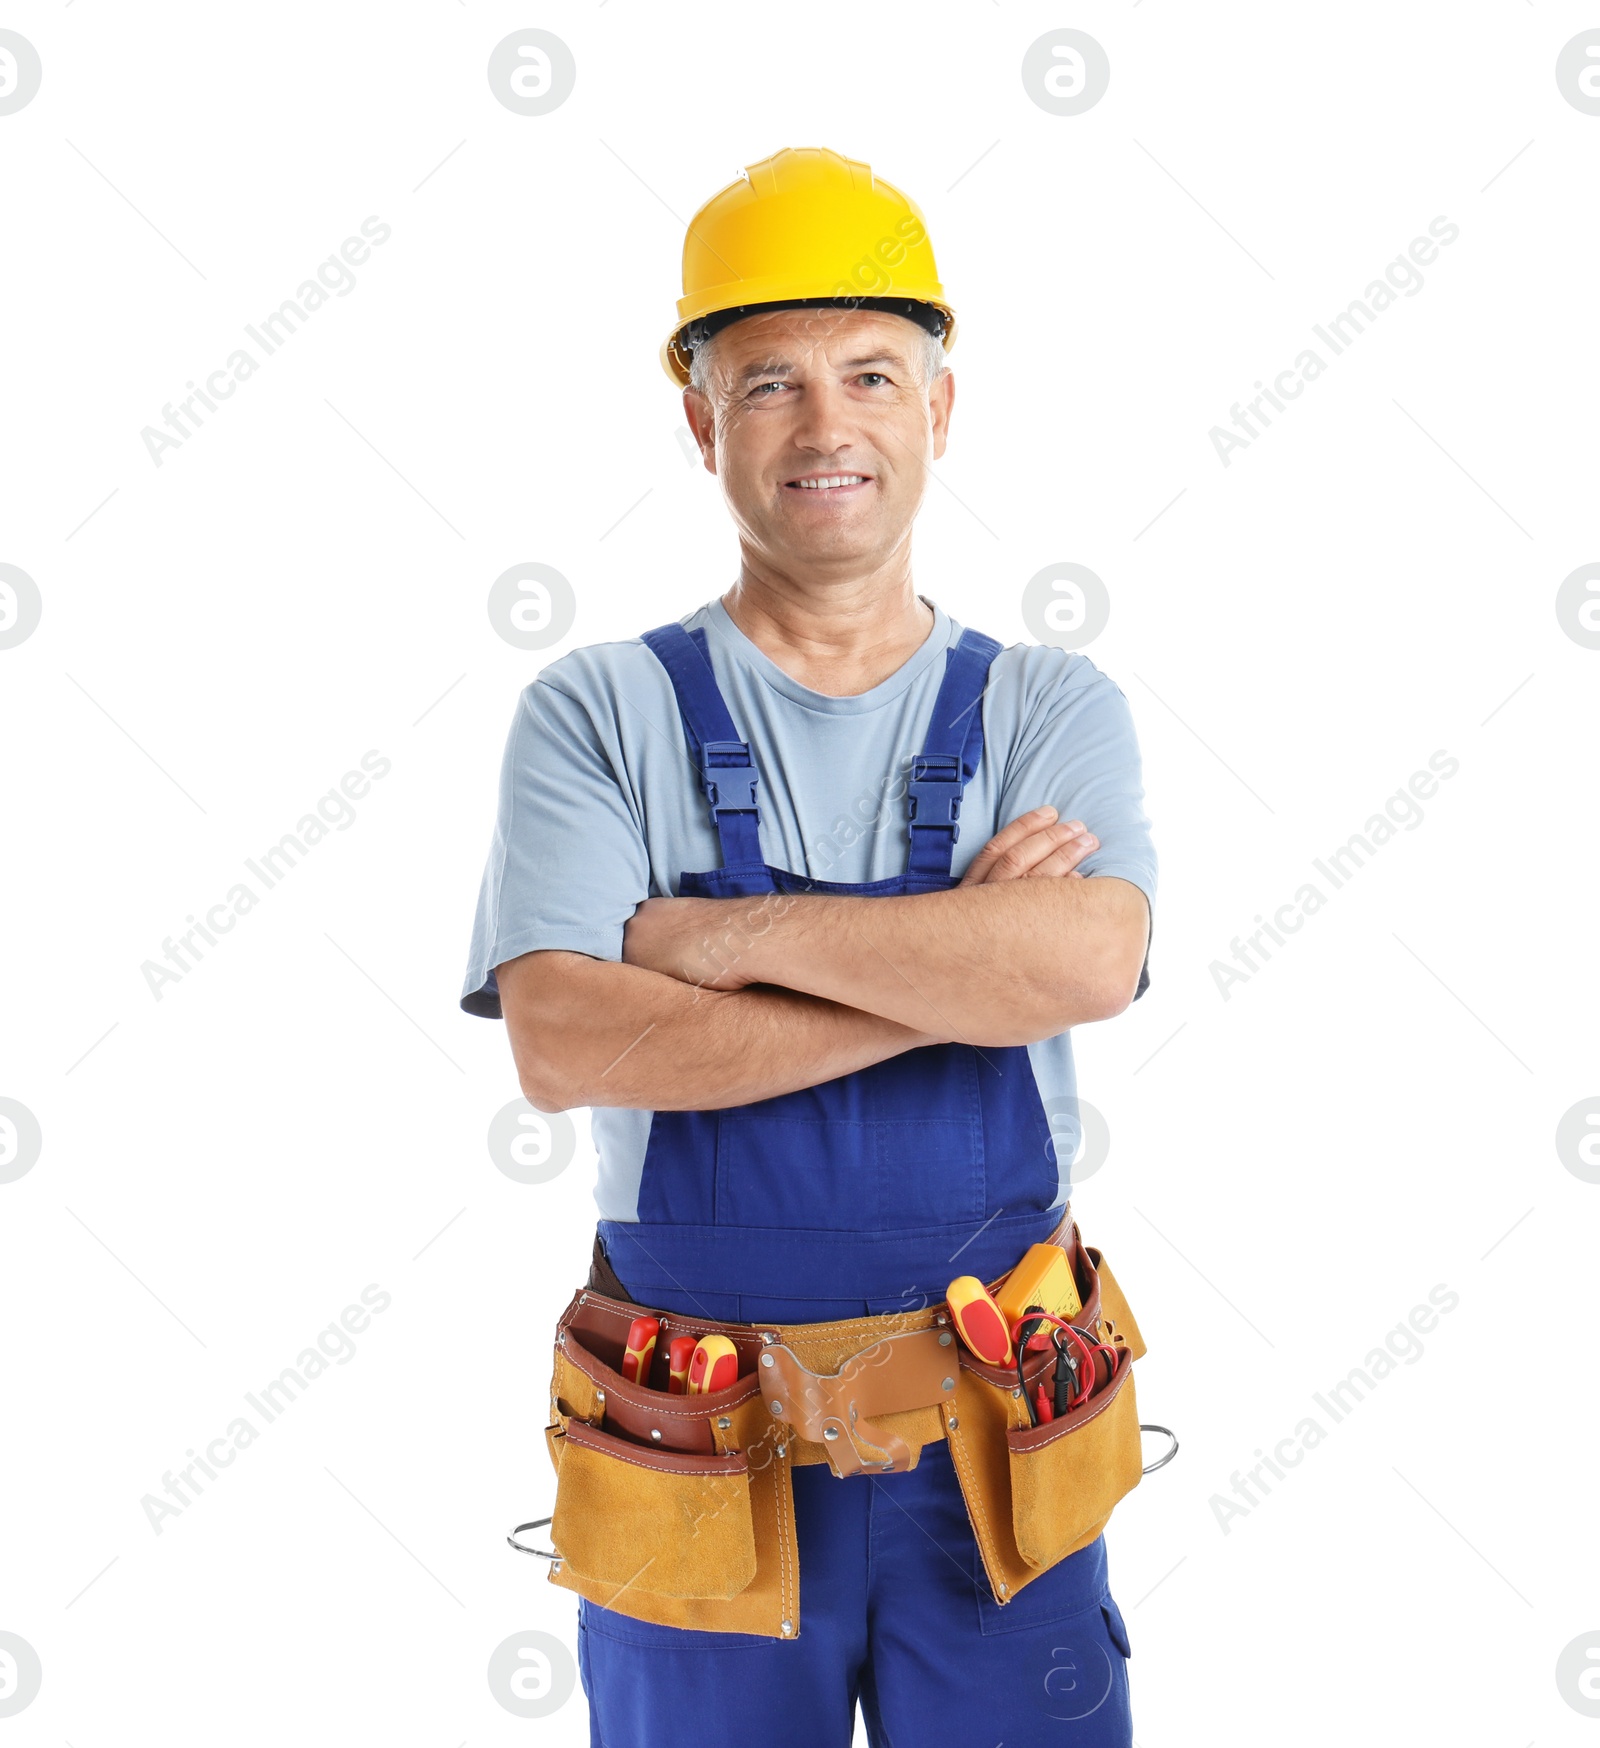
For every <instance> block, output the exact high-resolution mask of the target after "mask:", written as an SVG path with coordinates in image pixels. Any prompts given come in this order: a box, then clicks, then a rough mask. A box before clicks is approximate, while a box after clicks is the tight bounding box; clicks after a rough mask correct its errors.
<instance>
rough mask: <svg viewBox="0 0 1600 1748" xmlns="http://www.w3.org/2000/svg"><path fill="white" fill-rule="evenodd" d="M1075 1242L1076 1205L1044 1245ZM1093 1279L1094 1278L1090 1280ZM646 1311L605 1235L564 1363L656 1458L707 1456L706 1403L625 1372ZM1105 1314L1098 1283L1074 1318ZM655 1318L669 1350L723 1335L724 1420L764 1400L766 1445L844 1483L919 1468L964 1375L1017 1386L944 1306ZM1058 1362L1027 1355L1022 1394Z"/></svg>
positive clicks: (618, 1425)
mask: <svg viewBox="0 0 1600 1748" xmlns="http://www.w3.org/2000/svg"><path fill="white" fill-rule="evenodd" d="M1074 1233H1075V1228H1074V1225H1073V1220H1072V1210H1071V1207H1070V1206H1068V1207H1066V1208H1064V1209H1063V1211H1062V1216H1061V1219H1060V1221H1059V1223H1058V1224H1057V1226H1056V1228H1055V1230H1054V1231H1053V1232H1051V1234H1050V1235H1049V1237H1048V1239H1047V1240H1046V1241H1045V1242H1047V1243H1052V1244H1059V1245H1060V1246H1061V1247H1062V1248H1063V1249H1064V1250H1066V1251H1067V1253H1068V1257H1069V1260H1071V1261H1074V1262H1075V1261H1076V1244H1077V1240H1076V1238H1075V1235H1074ZM1082 1272H1083V1271H1080V1270H1078V1269H1076V1268H1075V1269H1074V1273H1082ZM1089 1273H1090V1278H1091V1279H1094V1276H1093V1271H1092V1270H1091V1271H1089ZM987 1284H989V1285H991V1286H998V1285H999V1282H998V1280H996V1281H994V1282H991V1283H987ZM647 1310H648V1311H653V1310H654V1308H653V1307H650V1306H647V1305H644V1304H642V1303H641V1302H640V1301H638V1300H635V1299H632V1298H630V1297H629V1295H628V1293H627V1290H626V1288H625V1287H624V1286H623V1283H622V1282H621V1280H619V1279H618V1277H617V1275H616V1273H615V1271H614V1270H613V1269H612V1268H611V1265H610V1263H609V1261H608V1260H607V1258H606V1254H605V1251H604V1248H603V1247H602V1245H601V1243H600V1239H599V1235H598V1234H597V1235H596V1237H595V1247H594V1255H593V1259H592V1261H591V1264H590V1272H589V1285H588V1287H587V1288H586V1289H585V1290H584V1291H582V1292H580V1293H578V1294H576V1295H575V1296H574V1300H573V1303H572V1304H571V1305H570V1306H569V1307H568V1310H567V1313H566V1314H565V1316H564V1317H563V1318H562V1320H561V1325H560V1333H559V1334H558V1341H559V1342H560V1344H561V1345H562V1346H564V1347H565V1348H566V1349H567V1359H568V1362H569V1363H570V1364H571V1365H573V1366H575V1367H576V1368H577V1369H578V1370H579V1371H581V1372H584V1373H586V1374H588V1378H589V1382H590V1384H591V1385H593V1386H594V1387H596V1388H597V1389H598V1391H599V1394H600V1403H599V1408H600V1412H601V1414H602V1416H603V1419H604V1423H605V1424H607V1425H609V1426H612V1427H614V1428H615V1429H616V1430H617V1431H618V1432H619V1433H621V1434H622V1435H623V1436H625V1437H630V1438H633V1439H637V1440H639V1441H641V1442H648V1443H649V1444H651V1445H653V1447H654V1448H655V1449H656V1450H658V1451H680V1452H686V1453H690V1454H695V1455H703V1454H706V1453H709V1452H711V1451H713V1450H714V1449H716V1448H717V1441H716V1440H715V1439H714V1437H713V1432H714V1424H715V1423H714V1417H713V1416H711V1415H709V1414H708V1413H707V1411H706V1407H705V1406H703V1405H702V1403H703V1401H704V1399H702V1398H692V1397H675V1396H668V1395H665V1394H664V1393H663V1392H662V1391H660V1390H657V1389H647V1388H644V1387H643V1386H639V1385H628V1384H626V1383H625V1382H624V1381H623V1380H622V1379H621V1378H620V1376H618V1375H617V1368H618V1367H619V1366H620V1356H621V1353H622V1350H623V1348H624V1347H625V1346H626V1335H627V1327H628V1324H629V1323H630V1322H631V1321H632V1318H633V1316H634V1315H636V1314H637V1313H638V1312H641V1311H647ZM1101 1310H1102V1308H1101V1304H1100V1293H1099V1286H1098V1281H1096V1284H1095V1286H1094V1287H1093V1289H1092V1290H1091V1292H1090V1294H1089V1296H1088V1298H1087V1300H1086V1302H1085V1303H1084V1306H1083V1309H1082V1310H1081V1311H1080V1312H1078V1313H1077V1314H1076V1316H1075V1317H1074V1321H1075V1322H1077V1323H1079V1324H1081V1325H1082V1327H1083V1328H1085V1329H1093V1328H1094V1327H1095V1325H1096V1324H1097V1323H1099V1321H1100V1319H1101ZM654 1314H655V1315H658V1316H660V1317H661V1320H662V1333H661V1336H660V1338H659V1340H660V1342H661V1343H662V1344H663V1345H664V1344H665V1341H666V1340H667V1338H668V1335H669V1333H677V1334H682V1333H685V1332H688V1333H692V1334H694V1335H695V1336H696V1337H697V1338H698V1337H699V1336H701V1335H704V1334H709V1333H713V1332H714V1333H717V1334H720V1335H725V1336H727V1337H728V1338H729V1340H730V1341H732V1343H733V1345H734V1348H735V1350H736V1351H737V1353H738V1355H739V1383H738V1385H736V1386H734V1387H733V1389H732V1390H731V1391H730V1392H729V1393H727V1394H726V1395H725V1396H723V1397H722V1398H720V1399H719V1400H718V1402H717V1404H716V1406H717V1408H718V1409H720V1410H722V1411H723V1413H724V1415H725V1416H726V1415H728V1414H732V1413H734V1411H736V1410H740V1409H743V1408H745V1407H746V1406H747V1404H749V1403H750V1402H751V1401H752V1400H753V1399H755V1398H756V1397H757V1396H759V1397H760V1398H761V1399H762V1405H763V1409H764V1412H763V1413H762V1414H761V1419H760V1424H762V1425H763V1426H765V1427H766V1428H768V1429H769V1438H770V1434H771V1433H773V1432H777V1433H779V1434H780V1436H782V1434H783V1430H784V1429H787V1431H788V1432H789V1433H791V1434H792V1460H793V1461H794V1462H796V1463H801V1464H805V1463H816V1462H826V1463H828V1465H829V1466H830V1467H831V1468H832V1469H833V1471H834V1473H835V1474H836V1475H841V1476H844V1475H857V1474H861V1473H864V1472H866V1471H869V1470H903V1469H908V1468H911V1467H914V1466H915V1463H916V1459H917V1454H918V1452H919V1451H920V1449H921V1447H922V1446H923V1445H924V1444H926V1443H927V1442H929V1440H930V1439H939V1438H942V1437H943V1436H944V1431H945V1412H946V1410H947V1408H948V1407H949V1406H952V1405H953V1404H954V1402H955V1399H956V1395H957V1388H958V1383H959V1380H960V1377H961V1373H962V1370H963V1369H964V1368H966V1369H973V1370H976V1371H978V1372H979V1373H980V1374H981V1375H982V1376H983V1377H985V1378H986V1379H987V1380H988V1382H989V1383H990V1384H992V1385H995V1386H1004V1387H1006V1388H1007V1389H1008V1390H1009V1389H1015V1388H1016V1386H1017V1375H1016V1370H1015V1367H998V1366H986V1365H983V1364H982V1363H981V1362H979V1361H977V1360H975V1358H974V1357H973V1355H972V1354H970V1353H968V1352H967V1351H966V1350H965V1349H964V1348H962V1347H961V1346H960V1345H959V1343H958V1341H957V1338H956V1336H955V1333H954V1331H953V1329H952V1328H951V1326H950V1322H949V1317H948V1314H947V1313H946V1311H945V1309H944V1307H943V1306H942V1305H932V1306H929V1307H927V1308H926V1309H925V1310H923V1311H920V1312H891V1313H881V1314H878V1315H875V1316H865V1317H855V1318H838V1319H830V1320H826V1321H822V1322H818V1323H812V1324H801V1323H787V1322H785V1323H768V1324H761V1323H733V1322H725V1321H719V1320H716V1319H709V1318H703V1317H689V1316H680V1315H676V1314H672V1313H666V1312H659V1311H655V1313H654ZM569 1331H570V1336H571V1340H570V1342H569V1341H568V1339H567V1332H569ZM596 1360H598V1361H599V1362H600V1364H599V1365H596V1364H595V1361H596ZM1053 1363H1054V1356H1053V1354H1052V1353H1050V1352H1049V1351H1048V1350H1046V1351H1044V1352H1041V1353H1039V1354H1037V1355H1032V1356H1029V1358H1028V1359H1027V1360H1026V1361H1025V1366H1024V1377H1025V1379H1026V1385H1025V1387H1029V1388H1031V1386H1032V1385H1033V1383H1034V1382H1036V1381H1037V1378H1038V1377H1040V1376H1042V1375H1043V1373H1044V1372H1045V1371H1046V1370H1047V1369H1048V1368H1049V1367H1050V1366H1051V1365H1053ZM552 1406H554V1404H553V1405H552ZM769 1416H770V1418H769ZM880 1417H888V1421H887V1422H885V1421H883V1420H881V1419H880ZM740 1418H741V1419H742V1416H741V1417H740ZM724 1424H725V1425H728V1424H729V1423H728V1422H727V1421H726V1420H725V1422H724ZM747 1430H748V1429H747Z"/></svg>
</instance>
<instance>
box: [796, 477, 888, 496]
mask: <svg viewBox="0 0 1600 1748" xmlns="http://www.w3.org/2000/svg"><path fill="white" fill-rule="evenodd" d="M871 483H872V476H871V475H870V474H865V473H818V474H809V475H807V476H806V477H805V478H804V479H792V480H787V481H785V490H787V491H801V492H817V493H819V494H821V495H822V496H823V497H830V498H831V497H841V496H843V495H844V494H845V493H846V492H853V491H857V490H859V489H860V487H862V486H865V485H870V484H871Z"/></svg>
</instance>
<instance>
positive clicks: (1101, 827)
mask: <svg viewBox="0 0 1600 1748" xmlns="http://www.w3.org/2000/svg"><path fill="white" fill-rule="evenodd" d="M1043 653H1044V652H1042V651H1033V652H1030V654H1032V655H1035V656H1037V655H1042V654H1043ZM1051 653H1052V654H1054V652H1051ZM1055 659H1056V660H1060V659H1061V658H1060V657H1059V655H1057V656H1056V657H1055ZM1066 663H1067V665H1066V668H1065V671H1064V672H1063V673H1062V674H1061V676H1060V677H1059V679H1058V680H1057V681H1056V683H1055V684H1054V686H1052V687H1051V688H1050V690H1049V692H1048V694H1047V695H1046V696H1045V697H1044V698H1042V699H1041V700H1040V703H1039V706H1038V708H1037V709H1036V710H1035V711H1034V712H1033V720H1032V722H1031V723H1030V725H1029V728H1028V729H1027V731H1025V733H1024V735H1023V738H1022V741H1021V743H1020V744H1019V746H1018V747H1017V750H1016V753H1015V754H1014V756H1013V757H1012V759H1011V761H1010V764H1009V767H1008V769H1007V772H1006V777H1005V782H1004V785H1003V788H1002V791H1001V807H1000V823H1001V824H1002V825H1005V824H1009V822H1010V821H1012V820H1014V819H1016V818H1018V817H1019V816H1020V815H1021V814H1024V813H1028V812H1030V811H1031V810H1032V809H1033V808H1035V807H1044V806H1046V805H1047V804H1048V805H1049V806H1051V807H1054V808H1056V809H1057V810H1058V811H1059V813H1060V817H1061V818H1062V819H1064V820H1065V819H1081V820H1082V821H1083V823H1084V824H1085V825H1086V826H1087V827H1088V828H1089V830H1090V831H1092V832H1093V833H1094V835H1095V836H1096V837H1097V838H1099V840H1100V847H1099V848H1098V849H1097V850H1096V851H1095V852H1094V854H1093V855H1092V856H1086V857H1085V858H1084V860H1083V861H1081V862H1080V863H1079V864H1078V868H1079V870H1080V871H1081V872H1082V873H1083V874H1084V875H1085V876H1086V877H1092V876H1095V875H1100V874H1115V875H1117V876H1118V877H1119V878H1121V879H1123V880H1127V881H1131V882H1132V884H1133V885H1135V886H1137V887H1138V888H1139V890H1140V891H1141V892H1142V893H1143V894H1144V896H1145V900H1146V902H1147V904H1148V905H1149V907H1150V927H1151V931H1152V932H1153V931H1154V927H1155V903H1156V850H1155V844H1154V842H1153V841H1152V839H1151V836H1150V821H1149V820H1148V819H1147V818H1146V817H1145V811H1144V776H1143V770H1142V767H1141V764H1140V759H1139V741H1138V736H1137V735H1136V734H1135V732H1134V727H1133V712H1132V710H1131V709H1130V708H1129V706H1128V700H1127V698H1126V697H1125V696H1124V694H1123V692H1122V689H1121V688H1120V687H1119V686H1118V685H1117V684H1116V682H1115V681H1114V680H1112V679H1110V678H1109V677H1108V676H1107V675H1105V674H1103V673H1101V672H1100V670H1099V669H1098V668H1097V667H1096V666H1095V665H1094V663H1093V662H1091V661H1090V660H1089V659H1088V657H1087V656H1084V655H1081V654H1078V655H1074V656H1070V657H1068V658H1066ZM1149 986H1150V951H1149V940H1148V937H1147V939H1146V944H1145V959H1144V964H1143V965H1142V966H1141V968H1140V971H1139V987H1138V989H1137V990H1136V991H1135V992H1134V1000H1135V1001H1137V1000H1138V998H1139V997H1140V996H1141V995H1143V994H1144V992H1145V990H1146V989H1148V988H1149Z"/></svg>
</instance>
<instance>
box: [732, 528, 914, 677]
mask: <svg viewBox="0 0 1600 1748" xmlns="http://www.w3.org/2000/svg"><path fill="white" fill-rule="evenodd" d="M722 605H723V606H724V608H726V610H727V613H728V617H729V618H730V619H731V620H732V621H733V622H734V624H735V625H737V626H738V628H739V629H740V631H742V632H743V633H744V635H745V636H746V637H748V638H749V639H750V641H751V642H752V643H753V644H754V645H755V646H756V648H757V649H759V650H760V651H761V653H762V654H763V655H765V656H767V657H768V658H770V659H771V660H772V661H774V662H776V663H777V665H778V666H779V667H780V668H782V669H783V671H784V672H785V673H786V674H788V675H789V676H790V677H791V678H792V679H796V680H798V681H799V682H800V684H801V685H803V686H808V687H809V688H810V689H811V690H812V691H813V692H822V693H825V694H827V695H828V696H830V697H835V698H847V697H853V696H855V695H856V694H858V693H861V692H870V691H871V690H872V688H873V687H874V686H877V685H880V684H881V683H882V682H883V681H884V680H886V679H888V677H889V676H890V675H891V674H892V673H894V672H895V670H896V669H897V668H900V667H902V666H904V664H905V663H906V662H907V661H908V660H909V659H910V658H911V656H913V655H914V654H915V653H916V651H917V650H919V649H920V648H921V647H922V645H923V644H924V643H925V642H926V641H927V639H928V634H929V633H930V632H931V631H932V630H933V626H934V614H933V609H932V608H931V607H929V606H928V605H927V604H926V603H925V602H924V601H923V600H922V599H921V598H920V597H919V596H918V594H917V592H916V590H915V588H914V587H913V586H912V581H911V569H910V565H909V562H899V561H898V555H897V562H896V563H895V564H894V565H893V566H892V568H891V567H886V568H885V569H884V570H882V571H880V572H874V573H869V574H867V575H865V576H860V577H854V578H851V579H849V580H847V581H837V582H836V581H832V580H830V581H827V582H819V583H808V582H805V581H802V580H798V579H795V578H792V577H785V576H778V575H774V574H773V573H772V572H770V571H768V570H766V569H765V568H763V567H761V566H759V565H755V564H752V563H751V562H750V558H749V555H746V557H745V559H744V561H743V562H742V563H741V565H740V567H739V580H738V581H737V582H736V583H735V584H734V585H733V587H732V588H731V589H730V590H729V591H728V592H727V594H726V595H724V596H723V597H722Z"/></svg>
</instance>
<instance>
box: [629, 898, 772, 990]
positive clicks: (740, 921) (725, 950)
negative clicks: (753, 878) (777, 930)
mask: <svg viewBox="0 0 1600 1748" xmlns="http://www.w3.org/2000/svg"><path fill="white" fill-rule="evenodd" d="M772 902H773V899H771V898H767V897H762V898H756V899H742V898H647V899H646V900H645V901H644V903H643V904H641V905H640V906H639V908H638V909H637V910H636V911H635V912H634V913H633V915H632V916H631V917H630V918H629V919H628V921H627V922H626V923H625V924H623V928H622V962H623V963H624V964H625V965H637V966H639V967H640V968H641V969H642V970H645V971H659V972H660V973H662V975H663V976H666V977H675V978H677V980H678V981H679V982H680V983H690V984H694V985H695V986H696V987H697V988H700V989H715V990H731V989H743V988H744V987H745V986H746V984H748V983H750V982H752V981H753V979H752V978H751V977H750V976H749V975H746V974H742V973H741V971H740V968H739V967H740V961H741V960H742V959H743V958H744V957H745V952H746V949H748V947H749V946H750V944H751V938H752V936H754V935H757V934H761V933H764V932H765V931H766V930H767V929H769V928H770V927H771V926H772V923H771V919H770V917H769V916H768V915H766V913H765V907H766V906H767V905H769V904H771V903H772ZM780 902H781V901H780Z"/></svg>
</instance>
